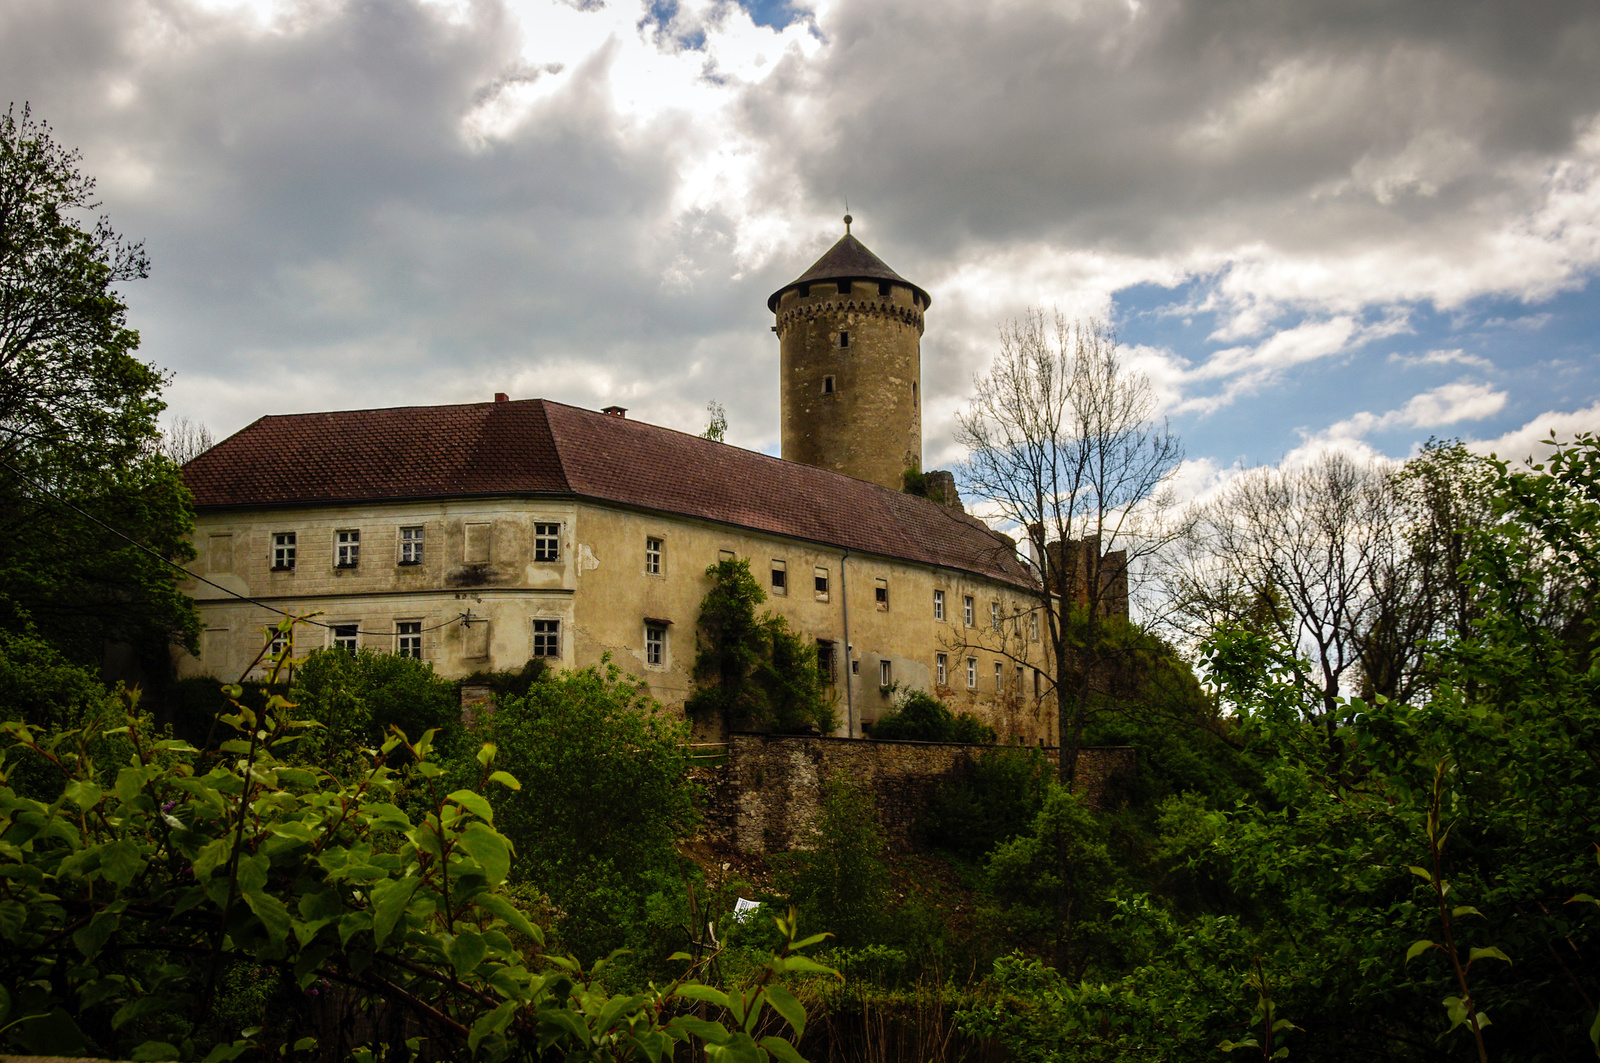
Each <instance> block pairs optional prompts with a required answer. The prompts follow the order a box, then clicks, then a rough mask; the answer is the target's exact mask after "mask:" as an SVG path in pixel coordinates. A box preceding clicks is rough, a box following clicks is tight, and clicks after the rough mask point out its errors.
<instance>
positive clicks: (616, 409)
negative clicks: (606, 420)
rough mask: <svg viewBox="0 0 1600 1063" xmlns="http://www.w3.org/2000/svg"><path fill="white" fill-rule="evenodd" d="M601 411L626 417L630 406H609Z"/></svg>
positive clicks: (614, 415)
mask: <svg viewBox="0 0 1600 1063" xmlns="http://www.w3.org/2000/svg"><path fill="white" fill-rule="evenodd" d="M600 412H601V413H609V414H610V415H611V416H613V417H626V416H628V408H627V407H626V406H607V407H606V408H605V409H603V410H601V411H600Z"/></svg>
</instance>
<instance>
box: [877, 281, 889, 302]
mask: <svg viewBox="0 0 1600 1063" xmlns="http://www.w3.org/2000/svg"><path fill="white" fill-rule="evenodd" d="M878 298H880V299H887V298H889V282H888V281H879V282H878Z"/></svg>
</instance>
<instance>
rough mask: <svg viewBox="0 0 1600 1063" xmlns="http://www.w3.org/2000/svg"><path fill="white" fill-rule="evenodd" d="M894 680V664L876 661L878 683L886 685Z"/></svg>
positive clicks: (882, 685) (881, 685)
mask: <svg viewBox="0 0 1600 1063" xmlns="http://www.w3.org/2000/svg"><path fill="white" fill-rule="evenodd" d="M892 682H894V665H893V664H892V663H891V662H889V661H879V662H878V685H879V686H880V687H886V686H888V685H889V684H890V683H892Z"/></svg>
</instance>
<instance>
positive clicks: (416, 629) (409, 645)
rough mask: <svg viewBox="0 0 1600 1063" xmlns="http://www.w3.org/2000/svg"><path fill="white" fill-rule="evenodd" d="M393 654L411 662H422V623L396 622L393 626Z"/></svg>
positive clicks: (418, 621)
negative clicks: (406, 658)
mask: <svg viewBox="0 0 1600 1063" xmlns="http://www.w3.org/2000/svg"><path fill="white" fill-rule="evenodd" d="M394 640H395V652H396V653H398V654H399V655H400V656H402V657H410V658H411V659H412V660H416V661H420V660H422V621H420V620H397V621H395V625H394Z"/></svg>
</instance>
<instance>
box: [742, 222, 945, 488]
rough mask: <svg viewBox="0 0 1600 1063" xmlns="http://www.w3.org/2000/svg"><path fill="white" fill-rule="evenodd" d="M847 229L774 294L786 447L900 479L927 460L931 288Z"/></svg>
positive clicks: (827, 462) (824, 462) (861, 472)
mask: <svg viewBox="0 0 1600 1063" xmlns="http://www.w3.org/2000/svg"><path fill="white" fill-rule="evenodd" d="M850 220H851V219H850V217H849V216H848V215H846V216H845V235H844V237H843V238H841V239H840V240H839V242H838V243H836V244H834V245H833V247H832V248H830V249H829V250H828V252H827V253H826V254H824V255H823V256H822V257H821V258H820V259H818V260H817V261H816V262H815V263H814V264H813V265H812V266H811V268H810V269H808V270H807V271H806V272H805V273H803V274H801V276H800V277H799V278H798V279H796V280H794V281H791V282H790V283H789V284H787V285H785V286H784V287H783V288H780V289H779V290H778V291H776V292H774V293H773V294H772V297H771V298H770V299H768V300H767V307H768V309H770V310H771V311H772V312H773V313H774V314H775V315H776V319H777V323H776V324H775V325H774V326H773V331H774V332H776V333H777V335H778V341H779V352H780V361H781V368H780V379H781V386H782V408H783V457H784V459H785V460H788V461H797V462H801V463H803V464H806V465H813V466H816V467H818V468H823V469H831V470H833V471H835V472H842V473H845V474H846V475H848V476H854V477H857V478H858V479H862V480H870V481H872V482H873V483H878V484H882V485H883V486H885V487H891V488H894V489H899V487H900V486H901V478H902V476H903V474H904V473H905V471H906V469H908V468H920V467H921V463H922V394H921V391H922V331H923V313H924V312H925V311H926V310H927V308H928V304H929V302H930V301H931V300H930V299H929V298H928V293H927V292H925V291H923V290H922V289H921V288H919V287H918V286H917V285H915V284H912V283H911V282H910V281H907V280H906V279H905V278H903V277H901V276H900V275H899V274H897V273H895V272H894V271H893V270H892V269H890V268H889V267H888V266H886V265H885V264H884V263H883V261H882V260H880V259H879V258H878V257H877V256H876V255H874V254H873V253H872V252H871V251H869V250H867V248H866V247H865V246H864V245H863V244H862V243H861V242H860V241H859V240H857V239H856V238H855V237H854V236H852V235H850V232H849V224H850Z"/></svg>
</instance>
